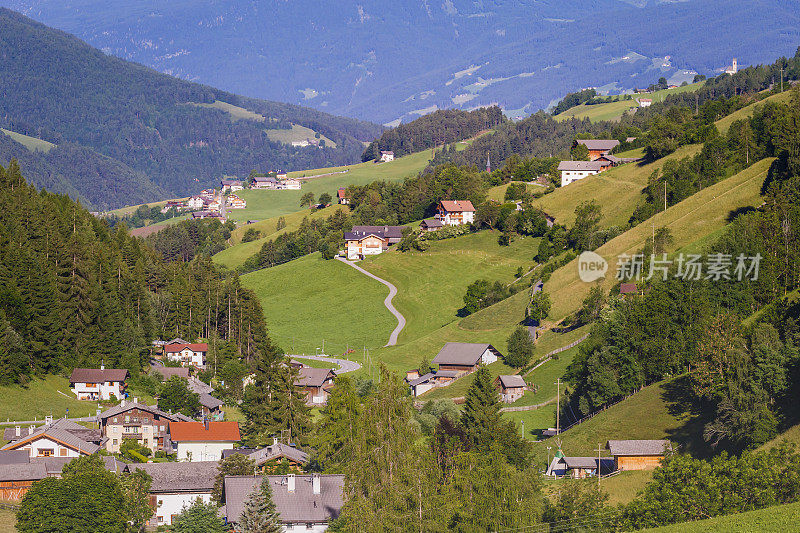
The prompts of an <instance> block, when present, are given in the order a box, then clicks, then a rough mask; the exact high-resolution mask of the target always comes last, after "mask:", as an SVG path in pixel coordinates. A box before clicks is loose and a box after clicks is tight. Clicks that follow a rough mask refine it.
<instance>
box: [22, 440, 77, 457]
mask: <svg viewBox="0 0 800 533" xmlns="http://www.w3.org/2000/svg"><path fill="white" fill-rule="evenodd" d="M17 449H18V450H28V451H29V453H30V457H41V455H40V453H41V450H44V449H49V450H53V455H52V457H80V456H81V455H83V454H81V453H80V452H78V451H77V450H73V449H72V448H68V447H66V446H64V445H62V444H59V443H57V442H55V441H52V440H50V439H48V438H47V437H41V438H38V439H36V440H34V441H31V442H30V443H28V444H26V445H25V446H22V447H20V448H17Z"/></svg>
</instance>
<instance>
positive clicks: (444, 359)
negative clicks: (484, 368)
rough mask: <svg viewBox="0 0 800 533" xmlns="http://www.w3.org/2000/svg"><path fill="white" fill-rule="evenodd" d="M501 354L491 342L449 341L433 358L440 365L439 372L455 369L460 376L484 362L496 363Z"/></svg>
mask: <svg viewBox="0 0 800 533" xmlns="http://www.w3.org/2000/svg"><path fill="white" fill-rule="evenodd" d="M499 356H500V352H498V351H497V350H496V349H495V347H494V346H492V345H491V344H478V343H471V342H448V343H447V344H445V345H444V346H443V347H442V349H441V350H439V353H438V354H436V357H434V358H433V364H435V365H439V372H441V371H443V370H453V371H455V372H456V373H457V375H458V377H460V376H463V375H464V374H469V373H471V372H474V371H476V370H477V369H478V366H480V365H482V364H483V365H489V364H491V363H494V362H495V361H497V359H498V357H499Z"/></svg>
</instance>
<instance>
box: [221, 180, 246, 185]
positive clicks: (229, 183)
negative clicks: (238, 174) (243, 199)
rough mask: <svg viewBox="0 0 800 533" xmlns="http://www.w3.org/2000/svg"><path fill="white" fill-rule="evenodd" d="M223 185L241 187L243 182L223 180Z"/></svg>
mask: <svg viewBox="0 0 800 533" xmlns="http://www.w3.org/2000/svg"><path fill="white" fill-rule="evenodd" d="M221 183H222V185H241V184H242V180H222V182H221Z"/></svg>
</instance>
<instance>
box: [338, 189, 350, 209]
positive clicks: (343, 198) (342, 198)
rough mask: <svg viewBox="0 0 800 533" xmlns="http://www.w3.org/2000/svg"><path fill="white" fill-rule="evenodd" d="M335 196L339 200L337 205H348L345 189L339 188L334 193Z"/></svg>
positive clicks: (348, 200) (348, 199)
mask: <svg viewBox="0 0 800 533" xmlns="http://www.w3.org/2000/svg"><path fill="white" fill-rule="evenodd" d="M336 196H337V198H338V199H339V203H340V204H341V205H347V204H349V203H350V198H348V197H347V189H344V188H339V189H338V190H337V191H336Z"/></svg>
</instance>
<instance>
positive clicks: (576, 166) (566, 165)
mask: <svg viewBox="0 0 800 533" xmlns="http://www.w3.org/2000/svg"><path fill="white" fill-rule="evenodd" d="M558 170H559V171H560V172H561V186H562V187H566V186H567V185H569V184H570V183H574V182H576V181H578V180H582V179H584V178H587V177H589V176H594V175H595V174H599V173H600V172H602V170H603V164H602V163H601V162H600V161H562V162H561V163H559V164H558Z"/></svg>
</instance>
